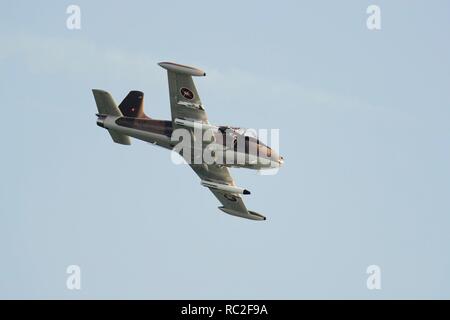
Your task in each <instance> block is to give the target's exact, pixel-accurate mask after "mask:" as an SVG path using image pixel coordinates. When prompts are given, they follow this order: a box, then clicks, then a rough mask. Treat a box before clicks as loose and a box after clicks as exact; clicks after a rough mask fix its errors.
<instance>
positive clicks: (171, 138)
mask: <svg viewBox="0 0 450 320" xmlns="http://www.w3.org/2000/svg"><path fill="white" fill-rule="evenodd" d="M159 66H161V67H162V68H164V69H166V70H167V74H168V78H169V95H170V109H171V113H172V120H155V119H152V118H150V117H148V116H147V115H146V114H145V113H144V94H143V93H142V92H140V91H130V92H129V93H128V95H127V96H126V97H125V99H124V100H123V101H122V102H121V103H120V105H119V106H118V107H117V104H116V103H115V102H114V99H113V98H112V96H111V95H110V94H109V93H108V92H106V91H103V90H97V89H94V90H92V91H93V93H94V98H95V102H96V104H97V109H98V114H97V125H99V126H100V127H102V128H105V129H107V130H108V132H109V134H110V135H111V138H112V139H113V141H114V142H116V143H119V144H124V145H129V144H130V137H133V138H136V139H140V140H143V141H146V142H150V143H152V144H154V145H158V146H161V147H163V148H166V149H169V150H174V151H176V152H178V153H179V154H180V155H181V156H182V157H183V158H184V160H185V161H186V162H187V163H188V164H189V165H190V166H191V167H192V169H193V170H194V171H195V173H197V175H198V176H199V177H200V179H201V185H203V186H205V187H207V188H209V189H210V190H211V191H212V193H213V194H214V195H215V196H216V197H217V199H219V201H220V202H221V203H222V206H221V207H219V209H220V210H222V211H223V212H225V213H228V214H230V215H234V216H238V217H242V218H247V219H251V220H266V218H265V217H264V216H263V215H261V214H259V213H256V212H254V211H250V210H247V208H246V207H245V204H244V202H243V200H242V197H241V195H246V194H250V192H249V191H248V190H247V189H244V188H240V187H237V186H236V185H235V183H234V181H233V178H232V177H231V175H230V173H229V171H228V167H237V168H249V169H256V170H261V169H273V168H279V167H280V166H281V165H282V164H283V161H284V160H283V157H280V156H279V155H278V154H277V153H276V152H275V151H274V150H272V149H271V148H269V147H268V146H266V145H264V144H263V143H262V142H260V141H259V140H258V139H257V138H256V137H254V136H251V135H248V134H246V133H245V130H244V129H240V128H233V127H229V126H214V125H211V124H210V123H209V122H208V118H207V116H206V112H205V109H204V107H203V105H202V103H201V100H200V97H199V95H198V93H197V90H196V88H195V85H194V81H193V79H192V77H193V76H205V75H206V74H205V73H204V72H203V71H201V70H199V69H196V68H193V67H189V66H184V65H180V64H176V63H171V62H161V63H159ZM180 137H181V138H183V139H182V141H181V142H180Z"/></svg>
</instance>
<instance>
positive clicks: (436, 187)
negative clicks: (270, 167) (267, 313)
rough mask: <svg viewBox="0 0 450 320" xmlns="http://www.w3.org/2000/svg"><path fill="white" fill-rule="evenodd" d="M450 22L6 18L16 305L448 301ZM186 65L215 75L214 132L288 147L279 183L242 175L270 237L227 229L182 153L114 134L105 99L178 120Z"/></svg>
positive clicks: (296, 9)
mask: <svg viewBox="0 0 450 320" xmlns="http://www.w3.org/2000/svg"><path fill="white" fill-rule="evenodd" d="M69 4H78V5H79V6H80V7H81V14H82V17H81V26H82V29H81V30H75V31H70V30H68V29H67V28H66V18H67V14H66V7H67V6H68V5H69ZM370 4H377V5H379V6H380V7H381V17H382V29H381V30H380V31H369V30H368V29H367V28H366V18H367V14H366V8H367V6H368V5H370ZM449 15H450V4H449V2H448V1H406V0H404V1H361V0H358V1H357V0H355V1H339V2H338V1H308V2H306V1H302V2H300V1H278V2H274V1H245V2H243V1H227V2H218V1H214V2H212V1H190V2H186V1H175V2H174V1H151V2H150V1H129V2H127V3H126V2H124V1H123V2H122V1H121V2H119V1H70V2H69V1H39V2H37V1H36V2H30V1H2V10H0V96H1V98H2V101H1V104H0V106H1V107H0V108H1V110H2V121H1V126H0V130H1V131H0V132H1V136H2V148H1V158H0V159H1V160H0V164H1V165H0V178H1V180H0V181H1V183H0V297H1V298H63V299H64V298H67V299H69V298H74V299H78V298H290V299H293V298H340V299H341V298H362V299H379V298H449V297H450V256H449V252H450V248H449V246H450V232H449V228H450V217H449V216H450V197H449V191H450V170H449V163H450V148H449V141H450V129H449V116H450V90H449V84H450V62H449V57H450V44H449V41H448V39H449V30H450V17H449ZM167 60H168V61H175V62H178V63H184V64H189V65H193V66H197V67H199V68H201V69H203V70H205V71H206V72H207V77H205V78H201V79H196V84H197V88H198V90H199V93H200V95H201V97H202V100H203V102H204V104H205V105H206V108H207V111H208V114H209V119H210V121H211V122H213V123H217V124H230V125H235V126H242V127H252V128H279V129H280V153H281V154H282V155H283V156H284V157H285V160H286V163H285V166H284V167H283V168H282V169H281V170H280V171H279V173H278V174H277V175H274V176H260V175H257V174H256V173H255V172H254V171H249V170H242V169H240V170H233V171H232V174H233V176H234V178H235V180H236V183H237V184H238V185H239V186H243V187H247V188H249V189H251V190H252V195H251V196H249V197H246V204H247V206H248V207H249V208H250V209H252V210H255V211H258V212H263V213H264V214H265V215H267V217H268V220H267V221H266V222H262V223H261V222H254V221H247V220H243V219H239V218H235V217H231V216H228V215H226V214H224V213H222V212H220V211H219V210H218V209H217V206H218V205H219V203H218V201H217V200H216V199H215V198H214V197H213V196H212V195H211V194H210V192H209V191H208V190H207V189H205V188H203V187H202V186H200V184H199V179H198V177H197V176H196V175H195V174H194V172H193V171H192V170H191V169H189V168H188V167H183V166H175V165H174V164H172V163H171V161H170V153H169V152H168V151H165V150H163V149H159V148H155V147H152V146H151V145H148V144H145V143H143V142H140V141H135V140H134V141H133V144H132V146H131V147H126V146H120V145H117V144H114V143H112V141H111V139H110V138H109V136H108V134H107V133H106V132H105V131H104V130H102V129H100V128H98V127H97V126H96V125H95V115H94V114H95V112H96V108H95V103H94V99H93V97H92V93H91V89H92V88H101V89H105V90H108V91H110V92H111V93H112V94H113V95H114V96H115V98H116V100H117V101H120V100H121V99H122V98H123V97H124V96H125V95H126V93H127V92H128V91H129V90H132V89H138V90H143V91H144V92H145V95H146V96H145V103H146V112H147V113H148V114H149V115H150V116H152V117H155V118H169V117H170V111H169V101H168V89H167V79H166V73H165V71H164V70H163V69H161V68H159V67H158V66H157V64H156V63H157V62H159V61H167ZM72 264H76V265H79V266H80V267H81V270H82V290H80V291H69V290H67V289H66V278H67V274H66V267H67V266H68V265H72ZM372 264H376V265H379V266H380V268H381V272H382V289H381V290H379V291H370V290H368V289H367V288H366V278H367V274H366V268H367V266H369V265H372Z"/></svg>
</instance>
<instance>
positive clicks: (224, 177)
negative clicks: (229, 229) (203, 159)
mask: <svg viewBox="0 0 450 320" xmlns="http://www.w3.org/2000/svg"><path fill="white" fill-rule="evenodd" d="M190 166H191V167H192V169H193V170H194V171H195V173H197V175H198V176H199V177H200V179H202V180H207V181H211V182H214V183H219V184H224V185H229V186H235V184H234V181H233V178H232V177H231V175H230V172H229V171H228V168H226V167H222V166H219V165H215V164H212V165H207V164H190ZM209 189H210V190H211V192H212V193H213V194H214V195H215V196H216V198H217V199H218V200H219V201H220V202H221V203H222V205H223V206H222V207H219V209H220V210H222V211H223V212H225V213H228V214H231V215H233V216H238V217H241V218H246V219H251V220H266V217H264V216H263V215H261V214H259V213H256V212H254V211H250V210H248V209H247V208H246V206H245V204H244V201H243V200H242V197H241V196H240V194H238V193H233V192H229V191H223V190H219V189H216V188H209Z"/></svg>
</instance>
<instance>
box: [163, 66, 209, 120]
mask: <svg viewBox="0 0 450 320" xmlns="http://www.w3.org/2000/svg"><path fill="white" fill-rule="evenodd" d="M159 66H161V67H162V68H164V69H166V70H167V76H168V79H169V96H170V110H171V113H172V121H174V120H175V119H177V118H178V119H188V120H191V121H196V122H202V123H208V117H207V115H206V112H205V110H204V109H203V106H202V101H201V100H200V96H199V95H198V92H197V89H196V88H195V84H194V81H193V80H192V77H193V76H197V77H198V76H205V75H206V73H205V72H203V71H202V70H199V69H196V68H193V67H188V66H184V65H180V64H176V63H172V62H161V63H159ZM174 126H176V124H175V123H174Z"/></svg>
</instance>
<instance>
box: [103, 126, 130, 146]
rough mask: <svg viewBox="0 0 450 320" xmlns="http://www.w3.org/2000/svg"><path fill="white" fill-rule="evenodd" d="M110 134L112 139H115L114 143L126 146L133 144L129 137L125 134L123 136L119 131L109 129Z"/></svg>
mask: <svg viewBox="0 0 450 320" xmlns="http://www.w3.org/2000/svg"><path fill="white" fill-rule="evenodd" d="M108 132H109V134H110V135H111V138H112V139H113V141H114V142H115V143H118V144H124V145H130V144H131V141H130V137H129V136H126V135H124V134H121V133H119V132H117V131H114V130H111V129H108Z"/></svg>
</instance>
